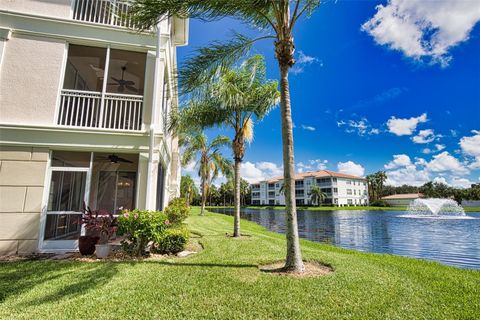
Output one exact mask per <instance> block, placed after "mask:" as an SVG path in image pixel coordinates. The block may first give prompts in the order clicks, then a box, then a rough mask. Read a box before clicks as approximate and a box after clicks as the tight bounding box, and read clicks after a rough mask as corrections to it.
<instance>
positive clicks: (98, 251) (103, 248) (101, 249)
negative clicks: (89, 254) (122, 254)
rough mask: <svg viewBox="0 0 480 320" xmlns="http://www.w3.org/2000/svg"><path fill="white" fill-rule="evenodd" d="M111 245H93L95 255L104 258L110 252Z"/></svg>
mask: <svg viewBox="0 0 480 320" xmlns="http://www.w3.org/2000/svg"><path fill="white" fill-rule="evenodd" d="M110 249H111V245H110V244H108V243H107V244H96V245H95V255H96V256H97V258H100V259H104V258H106V257H108V255H109V254H110Z"/></svg>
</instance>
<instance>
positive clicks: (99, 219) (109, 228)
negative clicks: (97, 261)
mask: <svg viewBox="0 0 480 320" xmlns="http://www.w3.org/2000/svg"><path fill="white" fill-rule="evenodd" d="M82 223H83V224H84V225H85V229H86V230H87V232H89V233H94V234H97V235H98V236H99V238H100V240H99V241H98V243H99V244H106V243H108V239H110V237H111V236H112V235H113V234H114V233H115V232H116V231H117V228H118V220H117V218H116V217H115V216H114V215H113V214H112V213H111V212H108V211H106V210H103V209H101V210H92V209H90V207H86V209H84V212H83V215H82Z"/></svg>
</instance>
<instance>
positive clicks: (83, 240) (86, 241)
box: [78, 207, 99, 256]
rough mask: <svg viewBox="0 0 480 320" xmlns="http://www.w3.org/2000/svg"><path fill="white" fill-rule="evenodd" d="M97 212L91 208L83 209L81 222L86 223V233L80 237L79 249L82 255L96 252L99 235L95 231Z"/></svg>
mask: <svg viewBox="0 0 480 320" xmlns="http://www.w3.org/2000/svg"><path fill="white" fill-rule="evenodd" d="M95 218H96V214H95V212H93V211H92V210H91V209H90V208H88V207H87V208H85V209H84V210H83V215H82V219H81V223H82V224H84V225H85V230H86V234H85V235H84V236H80V237H79V238H78V250H79V251H80V254H81V255H82V256H90V255H92V254H93V253H94V252H95V245H96V244H97V242H98V239H99V237H98V236H97V235H96V234H95V232H94V226H95Z"/></svg>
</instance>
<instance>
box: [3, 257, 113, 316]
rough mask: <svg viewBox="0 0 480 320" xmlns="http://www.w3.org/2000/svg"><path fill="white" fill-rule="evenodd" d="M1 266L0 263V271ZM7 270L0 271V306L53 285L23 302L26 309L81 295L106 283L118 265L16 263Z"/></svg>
mask: <svg viewBox="0 0 480 320" xmlns="http://www.w3.org/2000/svg"><path fill="white" fill-rule="evenodd" d="M4 266H5V264H1V265H0V268H2V267H4ZM7 267H8V268H7V269H9V270H7V272H3V271H4V270H2V271H0V303H1V302H3V301H4V300H5V299H6V298H7V297H8V296H15V295H20V294H22V293H24V292H27V291H30V290H32V289H34V288H35V287H36V286H41V285H44V284H45V283H46V282H48V283H49V284H51V285H52V287H50V288H45V290H44V292H42V293H41V294H40V295H37V296H36V297H35V298H34V299H31V300H28V301H26V302H22V303H21V305H22V306H25V307H30V306H37V305H41V304H46V303H51V302H54V301H55V302H58V301H61V300H65V299H70V298H74V297H77V296H80V295H83V294H85V293H87V292H88V291H90V290H93V289H96V288H98V287H100V286H103V285H105V284H107V283H108V282H109V281H110V279H111V278H112V277H113V276H114V275H115V274H116V273H117V266H115V264H112V263H89V264H85V263H71V262H63V261H62V262H59V261H42V262H22V263H15V264H14V265H13V264H12V265H11V266H7ZM12 268H13V269H15V271H12V270H11V269H12Z"/></svg>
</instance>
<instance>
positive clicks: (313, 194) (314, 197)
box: [308, 186, 327, 207]
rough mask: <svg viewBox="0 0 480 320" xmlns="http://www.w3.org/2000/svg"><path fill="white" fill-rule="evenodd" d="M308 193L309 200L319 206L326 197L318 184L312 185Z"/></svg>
mask: <svg viewBox="0 0 480 320" xmlns="http://www.w3.org/2000/svg"><path fill="white" fill-rule="evenodd" d="M308 195H309V196H310V201H311V202H312V203H315V204H316V205H317V206H319V207H320V204H322V203H323V201H325V199H326V198H327V194H326V193H325V192H323V191H322V189H320V187H319V186H312V187H311V188H310V192H309V193H308Z"/></svg>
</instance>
